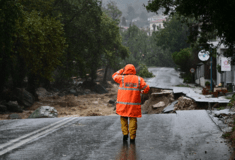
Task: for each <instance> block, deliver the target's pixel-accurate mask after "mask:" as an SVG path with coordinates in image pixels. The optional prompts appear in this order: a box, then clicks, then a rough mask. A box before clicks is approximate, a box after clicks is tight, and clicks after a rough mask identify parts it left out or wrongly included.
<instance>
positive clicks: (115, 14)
mask: <svg viewBox="0 0 235 160" xmlns="http://www.w3.org/2000/svg"><path fill="white" fill-rule="evenodd" d="M103 11H104V12H105V13H106V14H107V15H108V16H109V17H111V18H112V20H113V21H116V22H117V24H119V23H120V18H121V16H122V12H121V11H120V10H119V9H118V7H117V3H116V2H114V1H110V2H109V3H108V4H107V5H106V7H104V8H103Z"/></svg>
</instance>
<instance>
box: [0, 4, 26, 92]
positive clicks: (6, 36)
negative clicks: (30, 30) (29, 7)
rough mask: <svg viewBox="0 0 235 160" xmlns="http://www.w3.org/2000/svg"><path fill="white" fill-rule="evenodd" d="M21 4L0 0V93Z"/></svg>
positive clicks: (7, 76) (9, 64) (7, 71)
mask: <svg viewBox="0 0 235 160" xmlns="http://www.w3.org/2000/svg"><path fill="white" fill-rule="evenodd" d="M21 14H22V6H21V4H20V3H19V2H18V1H15V0H8V1H6V0H0V35H1V36H0V74H1V78H0V93H1V92H2V90H3V88H4V86H5V84H6V82H7V81H8V78H9V76H10V68H11V65H12V62H11V53H12V48H13V46H14V44H13V39H14V37H13V36H14V35H15V34H16V33H17V28H16V20H22V19H21Z"/></svg>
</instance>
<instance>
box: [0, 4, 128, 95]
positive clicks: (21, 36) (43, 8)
mask: <svg viewBox="0 0 235 160" xmlns="http://www.w3.org/2000/svg"><path fill="white" fill-rule="evenodd" d="M9 6H11V7H9ZM109 7H111V9H109ZM112 8H114V9H115V6H114V7H113V6H110V5H109V6H108V9H109V13H111V10H112ZM117 13H118V15H119V16H118V17H116V19H112V18H110V17H108V16H107V15H106V14H105V13H104V12H103V11H102V7H101V1H99V0H81V1H76V0H47V1H46V0H37V1H33V0H9V1H6V0H0V34H1V37H0V45H1V49H0V53H1V54H0V66H1V67H0V70H1V75H2V78H1V82H0V92H1V91H2V90H3V89H4V86H6V84H10V85H9V86H12V87H25V85H24V82H27V86H26V87H28V90H29V91H31V92H32V93H35V88H36V87H38V86H39V84H43V85H48V84H50V81H55V83H61V82H66V81H67V82H68V81H69V80H71V77H72V76H79V77H83V78H84V77H86V78H87V79H91V80H92V81H94V80H95V79H96V71H97V69H98V68H99V67H101V66H106V65H109V66H111V67H113V66H114V64H115V62H118V61H120V60H121V59H124V58H125V57H126V56H128V49H127V48H126V47H124V46H123V45H122V39H121V36H120V34H119V27H118V26H117V19H118V18H119V17H120V12H117Z"/></svg>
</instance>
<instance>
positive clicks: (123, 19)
mask: <svg viewBox="0 0 235 160" xmlns="http://www.w3.org/2000/svg"><path fill="white" fill-rule="evenodd" d="M122 25H123V26H126V25H127V24H126V18H125V17H122Z"/></svg>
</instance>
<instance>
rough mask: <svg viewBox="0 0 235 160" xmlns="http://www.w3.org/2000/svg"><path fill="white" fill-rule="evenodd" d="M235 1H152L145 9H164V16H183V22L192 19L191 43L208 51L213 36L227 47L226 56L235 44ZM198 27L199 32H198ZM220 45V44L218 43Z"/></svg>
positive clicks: (230, 54)
mask: <svg viewBox="0 0 235 160" xmlns="http://www.w3.org/2000/svg"><path fill="white" fill-rule="evenodd" d="M234 7H235V1H214V0H207V1H205V0H181V1H175V0H168V1H165V0H153V1H151V2H149V3H148V5H147V6H146V9H147V10H148V11H152V12H157V11H158V10H159V9H160V8H164V9H165V11H164V14H172V15H174V14H178V15H180V16H184V17H185V18H184V19H183V21H185V22H188V20H189V19H191V18H194V19H195V23H194V24H193V23H189V24H188V25H189V27H190V28H192V30H191V31H192V35H193V37H197V36H199V35H200V38H199V40H198V39H197V38H190V39H189V40H190V41H191V42H192V43H195V42H197V41H198V43H199V45H203V46H204V48H205V49H206V50H209V49H210V47H211V45H209V44H207V42H208V41H209V40H210V39H211V35H212V34H215V35H216V36H217V37H219V38H220V42H221V43H224V44H225V45H226V46H227V47H228V50H227V54H226V55H227V56H232V55H233V53H234V42H235V30H234V29H233V28H234V25H235V20H234V18H233V16H234V14H235V11H234ZM198 27H200V31H199V30H198ZM219 44H220V43H219Z"/></svg>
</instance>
